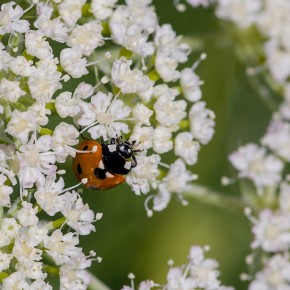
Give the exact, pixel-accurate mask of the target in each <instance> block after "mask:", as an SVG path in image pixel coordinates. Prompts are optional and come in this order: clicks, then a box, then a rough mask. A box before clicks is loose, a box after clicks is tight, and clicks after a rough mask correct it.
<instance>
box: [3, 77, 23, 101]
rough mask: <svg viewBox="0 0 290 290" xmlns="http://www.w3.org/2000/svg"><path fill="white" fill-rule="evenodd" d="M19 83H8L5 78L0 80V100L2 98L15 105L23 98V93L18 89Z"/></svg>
mask: <svg viewBox="0 0 290 290" xmlns="http://www.w3.org/2000/svg"><path fill="white" fill-rule="evenodd" d="M19 85H20V82H19V81H10V80H7V79H6V78H3V79H1V80H0V99H1V98H4V99H6V100H7V101H8V102H12V103H15V102H17V101H18V99H19V98H20V97H21V96H24V95H25V94H26V93H25V91H23V90H21V89H20V86H19Z"/></svg>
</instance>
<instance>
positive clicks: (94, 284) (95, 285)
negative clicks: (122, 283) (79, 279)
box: [87, 271, 111, 290]
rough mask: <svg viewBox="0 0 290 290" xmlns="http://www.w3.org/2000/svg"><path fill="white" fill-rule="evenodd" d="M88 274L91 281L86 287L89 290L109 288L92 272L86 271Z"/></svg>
mask: <svg viewBox="0 0 290 290" xmlns="http://www.w3.org/2000/svg"><path fill="white" fill-rule="evenodd" d="M87 273H88V274H89V275H90V278H91V282H90V284H89V287H88V289H89V290H111V289H110V288H109V287H108V286H107V285H105V284H104V283H103V282H101V281H100V280H99V279H98V278H97V277H96V276H94V275H93V274H92V273H90V272H88V271H87Z"/></svg>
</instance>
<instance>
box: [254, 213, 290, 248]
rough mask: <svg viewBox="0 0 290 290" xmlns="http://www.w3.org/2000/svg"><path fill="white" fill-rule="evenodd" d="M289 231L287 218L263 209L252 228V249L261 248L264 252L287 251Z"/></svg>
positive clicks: (289, 244)
mask: <svg viewBox="0 0 290 290" xmlns="http://www.w3.org/2000/svg"><path fill="white" fill-rule="evenodd" d="M289 230H290V219H289V216H287V215H285V214H283V213H273V212H272V211H271V210H270V209H264V210H263V211H261V212H260V215H259V220H258V221H257V222H256V223H255V224H254V226H253V228H252V232H253V234H254V240H253V242H252V248H254V249H255V248H257V247H261V248H262V249H263V250H264V251H265V252H277V251H284V250H288V249H289V248H290V233H289Z"/></svg>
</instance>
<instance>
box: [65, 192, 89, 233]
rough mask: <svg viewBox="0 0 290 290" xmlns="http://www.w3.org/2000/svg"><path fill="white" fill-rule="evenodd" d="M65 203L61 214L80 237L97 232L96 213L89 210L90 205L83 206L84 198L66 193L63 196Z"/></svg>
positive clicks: (74, 193)
mask: <svg viewBox="0 0 290 290" xmlns="http://www.w3.org/2000/svg"><path fill="white" fill-rule="evenodd" d="M61 198H62V199H63V201H64V205H65V206H64V208H62V209H61V212H62V214H63V216H64V217H66V219H67V224H68V226H70V227H71V228H73V229H74V230H75V231H76V233H78V234H79V235H88V234H89V233H90V232H91V231H95V226H94V225H92V223H93V222H94V218H95V215H94V212H93V211H92V210H90V209H89V206H88V204H83V201H82V198H81V197H80V196H79V195H78V194H77V193H76V192H72V193H70V192H66V193H65V194H63V195H62V196H61Z"/></svg>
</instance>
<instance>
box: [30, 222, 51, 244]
mask: <svg viewBox="0 0 290 290" xmlns="http://www.w3.org/2000/svg"><path fill="white" fill-rule="evenodd" d="M47 234H48V228H47V226H46V223H43V222H40V223H38V224H37V225H35V226H30V227H28V228H26V232H25V235H26V236H27V238H28V239H29V241H30V242H31V244H32V245H35V246H38V245H39V244H40V243H42V242H43V240H44V239H45V237H46V236H47Z"/></svg>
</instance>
